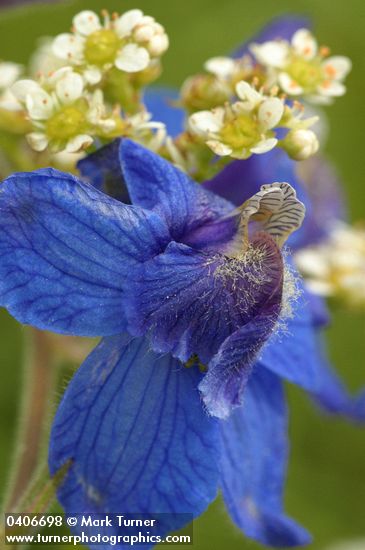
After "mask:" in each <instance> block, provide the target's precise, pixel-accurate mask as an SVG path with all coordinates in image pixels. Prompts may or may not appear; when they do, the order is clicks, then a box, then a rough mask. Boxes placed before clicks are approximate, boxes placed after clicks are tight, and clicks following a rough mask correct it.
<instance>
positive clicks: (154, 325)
mask: <svg viewBox="0 0 365 550" xmlns="http://www.w3.org/2000/svg"><path fill="white" fill-rule="evenodd" d="M282 270H283V266H282V258H281V254H280V251H279V249H278V248H277V246H276V245H275V243H274V241H273V240H272V239H271V238H270V237H269V236H267V235H265V234H258V235H257V236H256V237H255V239H254V240H253V241H252V243H251V247H250V248H249V250H248V252H247V254H246V255H244V256H243V257H241V258H228V257H226V256H223V255H220V254H218V253H217V254H213V255H212V254H208V253H205V252H199V251H196V250H193V249H191V248H190V247H188V246H186V245H183V244H179V243H171V244H170V245H169V246H168V247H167V248H166V251H165V252H164V253H163V254H160V255H158V256H156V257H155V258H153V259H152V260H150V261H148V262H146V263H145V264H143V266H141V267H140V268H138V270H133V274H132V275H131V280H130V286H129V290H130V292H129V293H128V296H126V300H125V306H126V315H127V317H128V321H129V325H128V326H129V330H130V331H131V333H132V334H135V335H142V334H145V333H146V332H149V336H150V338H151V342H152V346H153V348H154V349H155V350H156V351H158V352H167V351H170V352H172V353H173V354H174V355H175V356H176V357H178V358H180V359H181V360H182V361H187V360H188V359H189V358H190V357H191V356H192V355H198V356H199V359H200V361H201V362H202V363H203V364H207V363H208V362H209V361H210V360H211V359H212V357H213V356H214V354H215V353H217V352H218V350H219V348H220V346H221V345H222V344H223V342H224V341H225V340H226V339H227V338H228V337H229V336H231V335H232V334H233V333H235V332H236V331H237V330H238V329H240V328H241V327H243V326H244V325H247V324H248V323H250V321H252V320H253V319H255V318H258V316H260V315H261V314H262V315H265V314H266V313H267V315H268V316H270V315H271V309H270V307H271V306H270V303H269V301H270V300H271V297H272V295H275V298H277V299H278V300H279V302H280V301H281V283H282ZM260 335H261V333H260ZM252 338H253V336H252Z"/></svg>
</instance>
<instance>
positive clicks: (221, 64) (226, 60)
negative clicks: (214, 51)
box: [204, 57, 236, 78]
mask: <svg viewBox="0 0 365 550" xmlns="http://www.w3.org/2000/svg"><path fill="white" fill-rule="evenodd" d="M235 66H236V64H235V62H234V60H233V59H231V58H230V57H212V58H211V59H208V61H206V62H205V63H204V69H205V70H206V71H208V72H209V73H213V74H215V75H216V76H218V77H220V78H227V77H229V76H230V75H231V74H232V73H233V72H234V69H235Z"/></svg>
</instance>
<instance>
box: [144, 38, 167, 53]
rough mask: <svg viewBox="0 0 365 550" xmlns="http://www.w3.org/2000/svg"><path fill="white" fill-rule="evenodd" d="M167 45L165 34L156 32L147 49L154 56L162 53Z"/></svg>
mask: <svg viewBox="0 0 365 550" xmlns="http://www.w3.org/2000/svg"><path fill="white" fill-rule="evenodd" d="M168 47H169V38H168V36H167V34H156V35H155V36H153V37H152V38H151V40H150V41H149V43H148V51H149V52H150V54H151V55H152V56H154V57H158V56H159V55H162V54H163V53H164V52H165V51H166V50H167V48H168Z"/></svg>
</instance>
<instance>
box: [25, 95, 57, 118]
mask: <svg viewBox="0 0 365 550" xmlns="http://www.w3.org/2000/svg"><path fill="white" fill-rule="evenodd" d="M25 104H26V107H27V110H28V113H29V116H30V117H31V118H33V119H34V120H46V119H47V118H49V117H50V116H51V115H52V113H53V109H54V104H53V100H52V97H51V96H50V95H49V94H47V92H46V91H45V90H43V89H42V88H39V90H37V91H35V92H32V93H30V94H27V96H26V98H25Z"/></svg>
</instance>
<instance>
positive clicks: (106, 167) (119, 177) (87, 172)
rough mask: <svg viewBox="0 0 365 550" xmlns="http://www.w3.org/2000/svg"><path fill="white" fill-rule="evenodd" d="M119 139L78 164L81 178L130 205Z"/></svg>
mask: <svg viewBox="0 0 365 550" xmlns="http://www.w3.org/2000/svg"><path fill="white" fill-rule="evenodd" d="M120 144H121V140H120V139H119V138H118V139H116V140H114V141H113V142H112V143H110V144H109V145H105V146H104V147H102V148H101V149H99V150H98V151H96V152H95V153H92V154H91V155H88V156H87V157H85V158H84V159H82V160H80V161H79V162H78V164H77V167H78V169H79V170H80V173H81V176H82V177H83V179H84V180H85V181H87V182H88V183H91V185H93V186H94V187H96V189H99V190H100V191H103V193H106V194H107V195H109V196H110V197H113V198H114V199H117V200H119V201H121V202H124V203H125V204H130V202H131V201H130V198H129V194H128V189H127V187H126V185H125V183H124V178H123V174H122V167H121V165H120V158H119V149H120Z"/></svg>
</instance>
